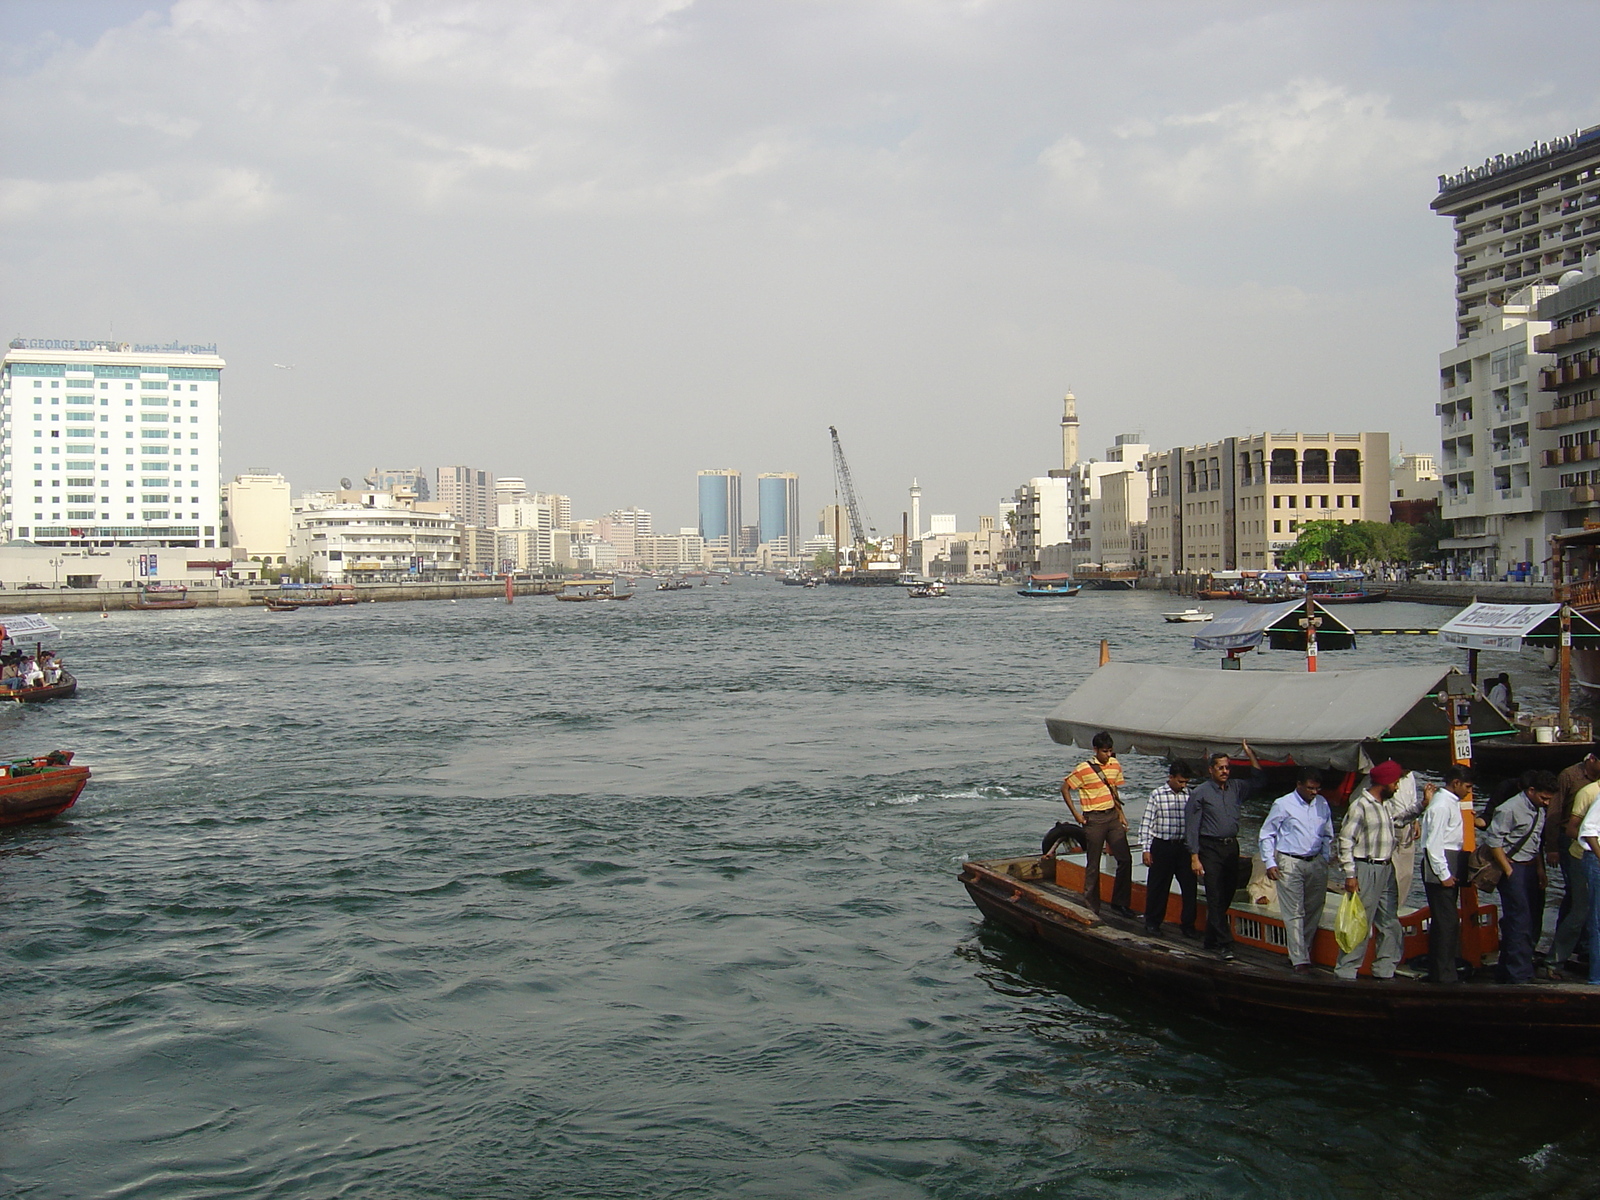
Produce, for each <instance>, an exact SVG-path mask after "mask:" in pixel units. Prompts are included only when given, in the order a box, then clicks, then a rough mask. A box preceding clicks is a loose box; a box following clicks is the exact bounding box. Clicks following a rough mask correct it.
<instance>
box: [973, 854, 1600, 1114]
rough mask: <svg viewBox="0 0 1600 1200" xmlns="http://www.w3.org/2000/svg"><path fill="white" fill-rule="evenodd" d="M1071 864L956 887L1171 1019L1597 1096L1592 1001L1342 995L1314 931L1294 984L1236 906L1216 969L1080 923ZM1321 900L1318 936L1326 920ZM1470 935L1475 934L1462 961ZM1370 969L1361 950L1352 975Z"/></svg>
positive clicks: (1016, 868)
mask: <svg viewBox="0 0 1600 1200" xmlns="http://www.w3.org/2000/svg"><path fill="white" fill-rule="evenodd" d="M1081 859H1082V855H1081V854H1079V855H1077V856H1076V858H1059V859H1057V860H1056V863H1055V873H1054V878H1050V877H1049V874H1050V872H1049V869H1048V867H1047V866H1042V865H1041V863H1042V862H1043V863H1045V864H1048V862H1049V861H1050V860H1040V859H1039V858H1037V857H1033V858H1016V859H1000V860H993V861H982V862H979V861H973V862H967V863H964V864H963V865H962V871H961V875H960V877H959V878H960V881H961V883H962V884H963V885H965V887H966V889H967V894H968V895H969V896H971V897H972V901H973V903H974V904H976V905H977V906H978V908H979V910H980V911H982V913H983V914H984V916H986V917H988V918H989V919H991V920H993V921H995V922H997V923H998V924H1001V925H1004V926H1006V927H1007V928H1009V929H1012V930H1014V931H1015V932H1017V933H1019V934H1021V935H1022V936H1023V937H1026V938H1029V939H1031V940H1033V941H1036V942H1040V943H1042V944H1043V945H1044V946H1046V947H1047V948H1048V949H1049V950H1050V951H1051V952H1052V953H1053V954H1055V955H1056V956H1057V957H1059V958H1061V959H1064V960H1065V961H1067V962H1069V963H1070V964H1071V965H1072V966H1073V967H1074V968H1081V969H1082V970H1083V971H1085V972H1088V973H1093V974H1095V975H1098V976H1109V977H1110V978H1112V979H1115V980H1118V981H1120V982H1122V983H1125V984H1127V985H1129V986H1131V987H1136V988H1138V989H1140V990H1141V991H1143V992H1145V993H1146V994H1148V995H1150V996H1152V997H1154V998H1155V999H1156V1000H1157V1001H1158V1002H1160V1003H1163V1004H1169V1005H1171V1006H1172V1008H1173V1009H1174V1010H1175V1011H1182V1012H1191V1013H1205V1014H1207V1015H1210V1016H1214V1017H1216V1018H1219V1019H1223V1020H1228V1021H1234V1022H1240V1023H1244V1024H1247V1025H1249V1026H1250V1027H1251V1028H1255V1029H1262V1028H1265V1029H1270V1030H1273V1031H1274V1032H1276V1033H1280V1034H1283V1035H1285V1036H1288V1037H1305V1038H1315V1039H1316V1040H1317V1041H1319V1042H1322V1043H1324V1044H1329V1045H1337V1046H1340V1047H1343V1048H1347V1049H1352V1050H1353V1049H1357V1048H1359V1049H1361V1050H1364V1051H1372V1052H1376V1053H1379V1054H1401V1055H1406V1056H1410V1057H1417V1058H1430V1059H1439V1060H1445V1061H1450V1062H1456V1063H1462V1064H1465V1065H1468V1066H1474V1067H1487V1068H1489V1069H1492V1070H1496V1071H1504V1072H1509V1073H1515V1074H1524V1075H1535V1076H1540V1077H1543V1078H1551V1079H1564V1080H1569V1081H1575V1082H1578V1083H1583V1084H1587V1085H1589V1086H1591V1087H1600V988H1597V987H1591V986H1589V985H1587V984H1581V983H1537V984H1518V985H1510V984H1496V983H1492V982H1488V980H1487V978H1486V977H1487V976H1488V975H1489V973H1488V972H1483V971H1479V972H1475V973H1474V975H1473V977H1472V978H1471V980H1470V981H1469V982H1467V983H1464V984H1460V985H1457V986H1455V987H1441V986H1438V985H1436V984H1429V983H1425V982H1422V981H1421V980H1415V979H1410V978H1405V977H1402V976H1400V975H1396V977H1395V978H1394V979H1392V980H1385V981H1383V982H1377V981H1374V980H1371V979H1357V980H1354V981H1345V980H1341V979H1338V978H1336V977H1335V976H1334V975H1333V974H1332V972H1331V971H1330V970H1329V969H1328V966H1329V963H1330V962H1331V960H1332V956H1333V955H1335V954H1336V953H1337V950H1336V947H1335V945H1334V942H1333V934H1332V930H1331V929H1330V928H1327V927H1324V928H1323V929H1321V930H1319V931H1318V933H1317V935H1316V938H1315V940H1314V942H1313V945H1312V959H1313V963H1314V964H1316V965H1315V966H1314V967H1313V969H1312V970H1311V971H1310V972H1309V973H1306V974H1296V973H1293V972H1290V971H1289V970H1287V969H1286V967H1287V957H1286V952H1285V949H1284V933H1283V923H1282V921H1281V919H1279V918H1278V917H1277V916H1276V915H1275V914H1276V910H1275V908H1273V909H1272V910H1271V911H1269V910H1268V909H1267V908H1262V907H1259V906H1256V905H1252V904H1250V903H1249V901H1248V897H1246V898H1245V902H1244V903H1240V902H1238V901H1235V903H1234V904H1233V905H1232V906H1231V907H1230V908H1229V909H1228V922H1229V925H1230V927H1231V928H1232V930H1233V934H1234V938H1235V946H1234V952H1235V954H1236V955H1237V958H1236V959H1235V961H1233V962H1223V961H1221V960H1220V959H1218V958H1217V957H1216V956H1215V955H1213V954H1210V953H1208V952H1207V951H1204V950H1201V949H1199V948H1198V946H1197V944H1196V943H1193V942H1181V941H1176V940H1172V941H1169V940H1167V939H1164V938H1161V937H1151V936H1150V935H1148V934H1146V933H1145V932H1144V931H1143V925H1142V922H1141V921H1139V920H1133V921H1128V920H1124V919H1122V918H1119V917H1116V916H1113V915H1109V914H1105V913H1102V915H1099V916H1097V915H1095V914H1094V913H1092V912H1091V911H1090V910H1089V909H1088V908H1087V907H1086V906H1085V905H1084V904H1083V903H1082V902H1081V899H1080V897H1081V895H1082V887H1083V866H1082V862H1081ZM1100 878H1101V894H1102V898H1103V899H1102V902H1103V904H1109V903H1110V894H1111V885H1112V879H1111V876H1110V875H1109V874H1107V873H1102V874H1101V877H1100ZM1241 878H1248V873H1246V874H1244V875H1242V876H1241ZM1467 890H1469V891H1470V890H1472V889H1467ZM1143 893H1144V889H1143V887H1142V885H1138V884H1135V886H1134V897H1133V908H1134V909H1135V911H1138V912H1142V911H1143V909H1144V903H1145V897H1144V894H1143ZM1329 899H1330V902H1329V904H1328V905H1327V907H1326V908H1325V909H1324V921H1325V922H1327V923H1331V919H1332V916H1333V914H1334V912H1335V910H1336V908H1337V906H1336V904H1335V903H1333V902H1332V900H1333V898H1332V897H1331V896H1330V898H1329ZM1180 905H1181V901H1180V898H1179V897H1178V896H1177V895H1176V894H1174V895H1172V896H1170V897H1169V898H1168V908H1167V919H1168V920H1169V921H1172V922H1174V923H1175V922H1176V921H1177V918H1178V916H1179V909H1180ZM1200 908H1201V910H1202V911H1201V914H1200V916H1199V917H1198V918H1197V927H1203V924H1204V922H1205V919H1206V918H1205V913H1204V909H1205V902H1204V893H1203V890H1202V898H1201V902H1200ZM1471 916H1472V920H1473V922H1474V923H1473V924H1472V925H1471V926H1469V925H1468V923H1467V921H1466V920H1463V922H1462V940H1463V946H1462V949H1463V953H1464V955H1468V961H1469V963H1470V962H1471V961H1472V957H1473V956H1476V955H1477V954H1481V953H1483V952H1486V951H1488V950H1491V949H1494V948H1497V947H1498V944H1499V942H1498V927H1497V925H1496V924H1495V913H1494V910H1493V908H1481V909H1477V908H1475V911H1474V912H1473V913H1472V914H1471ZM1427 919H1428V910H1427V909H1425V908H1424V909H1419V910H1416V911H1413V912H1409V913H1405V914H1403V915H1402V917H1401V925H1402V928H1403V931H1404V936H1405V942H1406V947H1405V952H1404V953H1405V955H1406V956H1407V957H1411V956H1413V955H1415V954H1417V953H1424V952H1426V949H1427V935H1426V933H1425V932H1424V930H1425V927H1426V922H1427ZM1169 928H1170V927H1169ZM1469 929H1470V930H1472V931H1475V932H1476V934H1477V941H1478V944H1477V947H1476V948H1475V949H1472V950H1469V947H1468V935H1469ZM1370 961H1371V953H1370V950H1369V954H1368V963H1367V964H1363V967H1362V970H1363V971H1366V970H1367V966H1368V965H1369V964H1370ZM1480 961H1481V960H1480Z"/></svg>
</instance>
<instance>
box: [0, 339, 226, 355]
mask: <svg viewBox="0 0 1600 1200" xmlns="http://www.w3.org/2000/svg"><path fill="white" fill-rule="evenodd" d="M11 349H13V350H78V351H89V352H91V353H106V352H108V351H109V352H111V353H114V354H215V353H216V352H217V344H216V343H215V342H212V343H211V344H210V345H209V346H194V345H186V344H185V343H183V342H167V343H166V344H164V345H163V344H161V343H159V342H113V341H108V340H107V339H105V338H100V339H98V340H95V341H88V342H79V341H73V340H71V339H69V338H12V339H11Z"/></svg>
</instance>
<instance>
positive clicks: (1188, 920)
mask: <svg viewBox="0 0 1600 1200" xmlns="http://www.w3.org/2000/svg"><path fill="white" fill-rule="evenodd" d="M1193 774H1194V772H1193V771H1191V770H1190V768H1189V764H1188V763H1186V762H1183V761H1181V760H1174V761H1173V763H1172V764H1171V765H1170V766H1169V767H1167V782H1166V783H1164V784H1163V785H1162V786H1160V787H1158V788H1156V790H1155V791H1153V792H1151V793H1150V799H1149V800H1147V801H1146V802H1145V806H1144V817H1143V818H1142V819H1141V820H1140V821H1139V844H1140V845H1141V846H1143V847H1144V865H1145V866H1147V867H1149V868H1150V874H1149V875H1148V876H1147V877H1146V880H1145V905H1144V928H1145V932H1146V933H1148V934H1150V935H1151V936H1155V935H1157V934H1159V933H1160V932H1161V922H1162V921H1164V920H1165V919H1166V916H1167V900H1168V898H1169V897H1170V896H1171V894H1172V880H1173V877H1174V876H1176V877H1177V880H1178V891H1179V893H1180V894H1181V895H1182V896H1183V907H1182V909H1181V910H1180V911H1179V915H1178V928H1179V929H1180V930H1181V931H1182V932H1183V936H1184V937H1186V938H1197V937H1199V936H1200V935H1199V934H1198V933H1196V932H1195V928H1194V916H1195V912H1196V909H1197V907H1198V905H1197V903H1196V891H1197V889H1196V887H1195V878H1194V868H1193V867H1191V866H1190V865H1189V847H1188V846H1186V845H1184V842H1183V807H1184V805H1185V804H1187V803H1188V801H1189V797H1188V794H1187V793H1188V790H1189V778H1190V776H1191V775H1193Z"/></svg>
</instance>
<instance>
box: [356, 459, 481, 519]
mask: <svg viewBox="0 0 1600 1200" xmlns="http://www.w3.org/2000/svg"><path fill="white" fill-rule="evenodd" d="M366 485H367V487H368V488H370V489H371V490H372V491H375V492H392V491H394V490H395V489H396V488H399V489H400V490H402V491H406V492H410V493H411V494H412V495H413V496H415V497H416V498H417V499H418V500H422V501H424V502H426V501H429V500H432V499H433V497H432V495H430V494H429V491H428V476H427V474H426V473H425V472H424V471H423V469H422V468H421V467H373V468H372V470H371V471H369V472H368V473H367V476H366ZM460 515H461V514H460V513H457V514H456V516H458V517H459V516H460Z"/></svg>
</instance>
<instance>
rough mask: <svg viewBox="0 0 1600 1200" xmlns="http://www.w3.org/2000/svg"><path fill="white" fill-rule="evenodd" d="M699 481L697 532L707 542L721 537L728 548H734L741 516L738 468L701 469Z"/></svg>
mask: <svg viewBox="0 0 1600 1200" xmlns="http://www.w3.org/2000/svg"><path fill="white" fill-rule="evenodd" d="M699 482H700V536H701V537H703V538H704V539H705V540H706V542H707V544H710V543H711V542H713V541H715V540H716V539H718V538H725V539H727V545H728V547H729V549H731V550H734V551H735V552H736V551H737V549H738V543H739V523H740V520H741V518H742V516H743V513H742V512H741V511H740V505H739V493H740V491H741V488H740V476H739V472H737V471H701V472H700V477H699Z"/></svg>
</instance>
